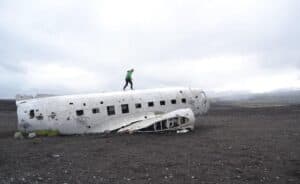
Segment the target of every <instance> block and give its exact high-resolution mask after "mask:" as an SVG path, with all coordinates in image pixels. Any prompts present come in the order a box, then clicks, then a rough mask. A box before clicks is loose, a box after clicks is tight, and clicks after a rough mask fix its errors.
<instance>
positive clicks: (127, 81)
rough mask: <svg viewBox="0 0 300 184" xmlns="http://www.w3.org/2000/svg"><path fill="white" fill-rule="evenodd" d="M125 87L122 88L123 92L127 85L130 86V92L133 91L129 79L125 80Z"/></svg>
mask: <svg viewBox="0 0 300 184" xmlns="http://www.w3.org/2000/svg"><path fill="white" fill-rule="evenodd" d="M125 82H126V83H125V86H124V87H123V90H125V88H126V87H127V85H128V83H129V84H130V88H131V90H132V89H133V88H132V86H133V84H132V80H131V79H125Z"/></svg>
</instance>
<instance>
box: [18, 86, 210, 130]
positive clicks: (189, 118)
mask: <svg viewBox="0 0 300 184" xmlns="http://www.w3.org/2000/svg"><path fill="white" fill-rule="evenodd" d="M16 105H17V115H18V129H19V130H20V131H22V132H34V131H38V130H56V131H58V132H59V134H62V135H68V134H89V133H107V132H118V133H122V132H128V133H134V132H164V131H179V132H180V131H182V132H187V131H190V130H193V129H194V126H195V119H196V118H197V117H198V116H200V115H202V114H205V113H206V112H207V111H208V109H209V102H208V99H207V97H206V94H205V93H204V91H202V90H200V89H190V88H167V89H165V88H164V89H147V90H133V91H121V92H105V93H97V94H83V95H66V96H49V97H37V98H28V97H18V98H16Z"/></svg>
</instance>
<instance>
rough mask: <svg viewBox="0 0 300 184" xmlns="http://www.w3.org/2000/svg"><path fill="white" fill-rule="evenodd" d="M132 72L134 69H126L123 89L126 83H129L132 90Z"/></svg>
mask: <svg viewBox="0 0 300 184" xmlns="http://www.w3.org/2000/svg"><path fill="white" fill-rule="evenodd" d="M133 72H134V69H131V70H128V71H127V74H126V78H125V85H124V87H123V90H124V91H125V89H126V87H127V85H128V83H129V84H130V88H131V90H133V84H132V73H133Z"/></svg>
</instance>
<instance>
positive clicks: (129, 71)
mask: <svg viewBox="0 0 300 184" xmlns="http://www.w3.org/2000/svg"><path fill="white" fill-rule="evenodd" d="M132 73H133V71H132V70H128V71H127V75H126V78H125V79H127V80H132Z"/></svg>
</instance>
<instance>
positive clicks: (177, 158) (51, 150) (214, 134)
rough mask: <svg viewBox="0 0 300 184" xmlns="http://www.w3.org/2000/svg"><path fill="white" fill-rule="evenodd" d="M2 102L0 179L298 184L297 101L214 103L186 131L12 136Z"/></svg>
mask: <svg viewBox="0 0 300 184" xmlns="http://www.w3.org/2000/svg"><path fill="white" fill-rule="evenodd" d="M13 103H14V102H13V101H1V102H0V183H70V184H71V183H138V184H140V183H153V184H156V183H228V184H231V183H295V184H296V183H297V184H299V183H300V106H284V107H264V108H241V107H229V106H228V107H226V106H224V107H221V106H215V105H212V108H211V110H210V111H209V114H208V115H206V116H203V117H202V118H200V119H199V120H198V121H197V125H196V129H195V131H193V132H191V133H187V134H176V133H164V134H133V135H116V134H110V135H85V136H59V137H42V138H34V139H24V140H15V139H14V138H13V133H14V131H15V128H16V121H17V118H16V112H15V107H14V105H13Z"/></svg>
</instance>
